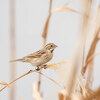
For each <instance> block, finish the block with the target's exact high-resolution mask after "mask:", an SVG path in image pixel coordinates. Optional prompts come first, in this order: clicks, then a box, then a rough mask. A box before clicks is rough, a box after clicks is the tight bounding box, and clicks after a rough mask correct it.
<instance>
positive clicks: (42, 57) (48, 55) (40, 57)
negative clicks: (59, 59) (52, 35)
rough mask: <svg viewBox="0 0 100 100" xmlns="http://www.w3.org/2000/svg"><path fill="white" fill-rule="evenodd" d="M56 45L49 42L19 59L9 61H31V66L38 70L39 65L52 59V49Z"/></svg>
mask: <svg viewBox="0 0 100 100" xmlns="http://www.w3.org/2000/svg"><path fill="white" fill-rule="evenodd" d="M56 47H57V45H55V44H54V43H49V44H47V45H46V46H45V47H44V48H42V49H41V50H39V51H36V52H34V53H32V54H29V55H27V56H25V57H23V58H21V59H16V60H11V61H10V62H16V61H21V62H27V63H31V64H32V65H33V66H36V67H37V70H39V66H41V65H44V64H46V63H47V62H49V61H50V60H51V59H52V57H53V51H54V50H55V48H56Z"/></svg>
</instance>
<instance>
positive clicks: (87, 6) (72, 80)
mask: <svg viewBox="0 0 100 100" xmlns="http://www.w3.org/2000/svg"><path fill="white" fill-rule="evenodd" d="M90 1H91V0H85V5H84V6H85V11H84V14H83V15H84V16H83V28H82V35H81V39H80V41H79V45H78V47H77V52H75V56H74V60H73V70H72V71H71V73H72V74H71V76H70V80H69V82H70V85H69V89H68V92H67V93H68V94H67V96H66V100H71V95H72V93H73V87H74V84H75V80H76V76H77V72H78V67H79V62H80V56H81V50H82V47H81V46H84V43H85V40H86V35H87V22H88V18H89V12H90V3H91V2H90ZM82 42H83V43H82ZM79 50H80V51H79ZM83 60H84V57H83Z"/></svg>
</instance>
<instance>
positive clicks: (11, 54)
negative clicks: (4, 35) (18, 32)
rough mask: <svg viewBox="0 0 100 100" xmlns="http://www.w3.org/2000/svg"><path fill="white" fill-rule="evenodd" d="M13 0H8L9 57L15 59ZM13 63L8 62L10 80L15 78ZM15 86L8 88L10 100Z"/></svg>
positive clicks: (12, 99) (12, 98) (12, 97)
mask: <svg viewBox="0 0 100 100" xmlns="http://www.w3.org/2000/svg"><path fill="white" fill-rule="evenodd" d="M14 8H15V0H10V59H15V54H16V49H15V11H14ZM15 68H16V67H15V63H12V64H10V80H13V79H14V78H15ZM14 89H15V86H14V85H12V88H11V89H10V100H14V93H13V91H14Z"/></svg>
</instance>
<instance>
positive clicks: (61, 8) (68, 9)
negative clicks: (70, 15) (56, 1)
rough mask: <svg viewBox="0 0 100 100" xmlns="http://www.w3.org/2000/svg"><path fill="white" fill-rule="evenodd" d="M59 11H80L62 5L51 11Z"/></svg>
mask: <svg viewBox="0 0 100 100" xmlns="http://www.w3.org/2000/svg"><path fill="white" fill-rule="evenodd" d="M57 11H68V12H75V13H79V12H78V11H76V10H74V9H71V8H67V7H65V6H61V7H58V8H54V9H53V10H52V11H51V12H52V13H53V12H57Z"/></svg>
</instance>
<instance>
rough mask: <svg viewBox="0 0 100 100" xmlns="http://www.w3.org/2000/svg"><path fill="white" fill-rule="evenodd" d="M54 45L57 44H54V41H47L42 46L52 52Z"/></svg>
mask: <svg viewBox="0 0 100 100" xmlns="http://www.w3.org/2000/svg"><path fill="white" fill-rule="evenodd" d="M56 47H57V45H55V44H54V43H49V44H47V45H46V46H45V47H44V48H45V49H47V50H50V51H51V52H53V51H54V49H55V48H56Z"/></svg>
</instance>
